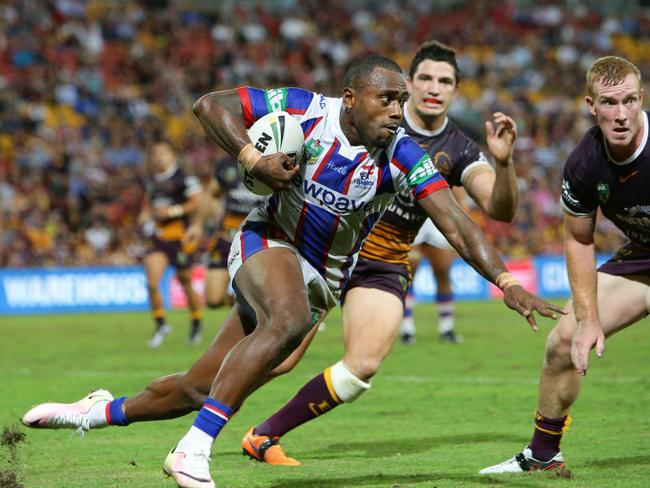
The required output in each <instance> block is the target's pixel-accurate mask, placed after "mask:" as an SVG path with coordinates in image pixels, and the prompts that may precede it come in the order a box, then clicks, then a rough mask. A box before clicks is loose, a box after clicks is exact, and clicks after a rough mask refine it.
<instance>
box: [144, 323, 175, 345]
mask: <svg viewBox="0 0 650 488" xmlns="http://www.w3.org/2000/svg"><path fill="white" fill-rule="evenodd" d="M171 332H172V326H171V325H169V324H163V325H161V326H160V327H158V328H156V330H155V331H154V333H153V335H152V336H151V339H149V342H147V346H149V347H150V348H151V349H155V348H157V347H160V346H161V345H162V343H163V341H164V340H165V337H167V336H168V335H169V334H171Z"/></svg>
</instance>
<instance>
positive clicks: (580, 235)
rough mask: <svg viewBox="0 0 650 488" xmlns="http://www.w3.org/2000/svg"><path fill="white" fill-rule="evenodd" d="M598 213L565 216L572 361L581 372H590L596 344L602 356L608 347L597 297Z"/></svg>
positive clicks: (583, 373) (599, 354)
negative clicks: (573, 326) (572, 326)
mask: <svg viewBox="0 0 650 488" xmlns="http://www.w3.org/2000/svg"><path fill="white" fill-rule="evenodd" d="M595 226H596V214H593V215H591V216H589V217H574V216H572V215H568V214H565V215H564V235H565V238H564V241H565V243H564V245H565V251H566V260H567V272H568V275H569V283H570V285H571V293H572V295H573V310H574V312H575V316H576V324H577V327H576V331H575V333H574V335H573V341H572V343H571V361H572V362H573V365H574V366H575V368H576V371H578V373H579V374H582V375H585V374H587V366H588V362H589V352H590V351H591V350H592V349H593V348H594V347H595V348H596V354H597V355H598V356H602V355H603V351H604V350H605V335H604V334H603V330H602V328H601V325H600V319H599V317H598V305H597V299H596V288H597V273H596V246H595V244H594V229H595Z"/></svg>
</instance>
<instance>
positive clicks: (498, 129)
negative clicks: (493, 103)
mask: <svg viewBox="0 0 650 488" xmlns="http://www.w3.org/2000/svg"><path fill="white" fill-rule="evenodd" d="M493 117H494V124H492V122H490V121H486V122H485V133H486V135H487V138H486V141H487V145H488V149H489V150H490V152H491V153H492V155H493V156H494V159H496V160H497V163H499V164H501V165H504V166H505V165H507V164H508V161H509V160H510V158H512V154H513V152H514V149H515V141H516V140H517V124H515V121H514V120H513V119H512V118H511V117H508V116H507V115H506V114H504V113H503V112H494V114H493Z"/></svg>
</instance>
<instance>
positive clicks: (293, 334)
mask: <svg viewBox="0 0 650 488" xmlns="http://www.w3.org/2000/svg"><path fill="white" fill-rule="evenodd" d="M310 327H311V311H310V310H309V308H307V307H304V309H303V307H299V308H296V307H294V308H293V309H291V308H288V309H285V310H283V311H280V312H276V313H275V314H274V316H272V317H271V321H270V330H271V331H272V333H273V334H274V335H275V337H276V342H277V343H278V344H279V346H280V347H282V348H287V350H289V351H293V350H294V349H296V348H297V347H298V346H299V345H300V344H301V343H302V340H303V339H304V338H305V335H306V334H307V332H308V331H309V328H310Z"/></svg>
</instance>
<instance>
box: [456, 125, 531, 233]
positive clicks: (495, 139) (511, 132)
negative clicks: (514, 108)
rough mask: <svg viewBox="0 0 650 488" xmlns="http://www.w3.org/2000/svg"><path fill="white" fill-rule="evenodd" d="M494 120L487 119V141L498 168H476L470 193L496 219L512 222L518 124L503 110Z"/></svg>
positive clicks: (516, 197)
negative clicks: (481, 169) (488, 169)
mask: <svg viewBox="0 0 650 488" xmlns="http://www.w3.org/2000/svg"><path fill="white" fill-rule="evenodd" d="M493 116H494V123H493V122H491V121H486V122H485V132H486V134H487V138H486V141H487V145H488V149H489V150H490V153H491V154H492V156H493V157H494V159H495V160H496V168H495V172H494V173H493V172H492V171H480V167H479V168H477V170H476V175H474V176H472V175H471V174H470V175H468V177H467V181H466V183H465V185H464V186H465V189H466V190H467V193H469V195H470V196H471V197H472V198H473V199H474V201H475V202H476V203H477V204H478V205H479V206H480V207H481V208H482V209H483V210H484V211H485V212H486V213H487V214H488V215H489V216H490V217H492V218H493V219H494V220H499V221H501V222H510V221H512V219H513V218H514V216H515V213H516V212H517V207H518V206H519V187H518V184H517V175H516V173H515V164H514V160H513V153H514V148H515V141H516V140H517V125H516V124H515V121H514V120H512V118H510V117H508V116H507V115H505V114H504V113H502V112H495V113H494V115H493Z"/></svg>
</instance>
